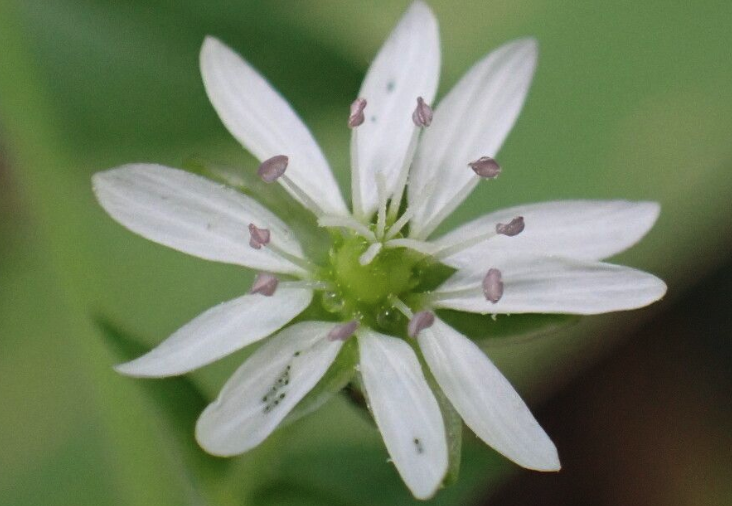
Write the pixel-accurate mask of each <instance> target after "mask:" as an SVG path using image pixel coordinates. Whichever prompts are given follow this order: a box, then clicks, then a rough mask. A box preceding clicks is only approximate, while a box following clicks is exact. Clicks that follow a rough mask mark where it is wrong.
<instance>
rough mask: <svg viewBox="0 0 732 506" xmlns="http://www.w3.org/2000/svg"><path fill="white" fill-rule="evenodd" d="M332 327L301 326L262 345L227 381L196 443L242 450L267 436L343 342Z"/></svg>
mask: <svg viewBox="0 0 732 506" xmlns="http://www.w3.org/2000/svg"><path fill="white" fill-rule="evenodd" d="M333 327H334V324H333V323H328V322H303V323H298V324H296V325H293V326H291V327H288V328H286V329H285V330H283V331H282V332H280V333H279V334H277V335H276V336H273V337H272V339H271V340H270V341H268V342H267V343H265V344H264V345H263V346H262V347H261V348H259V349H258V350H257V351H256V352H254V354H253V355H252V356H251V357H249V358H248V359H247V360H246V362H244V364H243V365H242V366H241V367H239V369H237V371H236V372H235V373H234V375H233V376H232V377H231V378H230V379H229V381H227V382H226V385H224V388H223V389H222V390H221V393H220V394H219V396H218V398H217V399H216V401H215V402H213V403H212V404H210V405H209V406H208V407H207V408H206V409H205V411H204V412H203V414H201V417H200V418H199V419H198V423H197V424H196V439H197V440H198V443H199V444H200V445H201V447H202V448H203V449H205V450H206V451H207V452H209V453H212V454H214V455H220V456H232V455H237V454H239V453H243V452H246V451H248V450H250V449H252V448H254V447H255V446H257V445H258V444H260V443H261V442H262V441H264V439H265V438H266V437H267V436H269V435H270V434H271V433H272V432H273V431H274V430H275V429H276V428H277V426H278V425H279V424H280V422H281V421H282V420H283V419H284V418H285V416H287V414H288V413H289V412H290V411H291V410H292V408H294V407H295V405H297V403H298V402H300V400H301V399H302V398H303V397H304V396H305V395H306V394H307V393H308V392H309V391H310V390H311V389H312V388H313V387H314V386H315V385H316V384H317V382H318V381H319V380H320V378H322V377H323V375H324V374H325V372H326V371H327V370H328V367H330V365H331V363H332V362H333V360H334V359H335V358H336V356H337V355H338V351H339V350H340V349H341V345H342V344H343V342H342V341H340V340H329V339H327V336H328V334H329V332H331V330H332V329H333Z"/></svg>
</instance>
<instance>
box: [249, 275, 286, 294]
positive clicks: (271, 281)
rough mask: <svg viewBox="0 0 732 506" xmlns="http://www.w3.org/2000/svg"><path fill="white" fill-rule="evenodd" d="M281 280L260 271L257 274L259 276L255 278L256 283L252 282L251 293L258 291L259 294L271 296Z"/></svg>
mask: <svg viewBox="0 0 732 506" xmlns="http://www.w3.org/2000/svg"><path fill="white" fill-rule="evenodd" d="M279 282H280V281H279V280H278V279H277V278H276V277H274V276H273V275H272V274H268V273H266V272H260V273H258V274H257V277H256V278H254V283H252V287H251V288H250V289H249V293H258V294H259V295H264V296H265V297H270V296H271V295H274V293H275V290H277V285H278V284H279Z"/></svg>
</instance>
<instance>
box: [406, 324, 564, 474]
mask: <svg viewBox="0 0 732 506" xmlns="http://www.w3.org/2000/svg"><path fill="white" fill-rule="evenodd" d="M417 339H418V340H419V346H420V349H421V350H422V354H423V355H424V358H425V360H426V361H427V364H428V365H429V368H430V371H432V374H433V375H434V376H435V379H436V380H437V383H438V384H439V385H440V388H441V389H442V391H443V392H444V393H445V395H446V396H447V397H448V399H450V402H451V403H452V405H453V406H454V407H455V409H456V410H457V412H458V413H460V416H462V418H463V420H465V423H466V424H467V426H468V427H470V429H471V430H472V431H473V432H475V434H476V435H477V436H478V437H479V438H480V439H482V440H483V441H485V443H487V444H488V445H490V446H492V447H493V448H495V449H496V450H497V451H498V452H500V453H502V454H503V455H505V456H506V457H508V458H509V459H511V460H512V461H514V462H516V463H517V464H519V465H520V466H523V467H526V468H528V469H535V470H537V471H558V470H559V469H560V467H561V466H560V464H559V457H558V455H557V449H556V447H555V446H554V444H553V443H552V442H551V440H550V439H549V436H547V435H546V433H545V432H544V430H543V429H542V428H541V427H540V426H539V424H538V423H537V421H536V420H535V419H534V417H533V415H532V414H531V411H529V408H528V407H527V406H526V404H525V403H524V401H523V400H521V397H520V396H519V395H518V393H517V392H516V390H514V389H513V387H512V386H511V384H510V383H509V382H508V380H506V378H505V377H504V376H503V375H502V374H501V372H500V371H499V370H498V369H497V368H496V366H494V365H493V363H492V362H491V361H490V360H489V359H488V357H486V356H485V354H484V353H483V352H482V351H481V350H480V348H478V346H477V345H476V344H475V343H473V342H472V341H470V340H469V339H468V338H467V337H465V336H463V335H462V334H460V333H459V332H457V331H456V330H454V329H453V328H451V327H450V326H448V325H447V324H445V322H443V321H442V320H440V319H439V318H437V319H436V320H435V322H434V325H433V326H432V327H431V328H429V329H426V330H424V331H422V332H421V333H420V334H419V337H418V338H417Z"/></svg>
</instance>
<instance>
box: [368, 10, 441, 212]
mask: <svg viewBox="0 0 732 506" xmlns="http://www.w3.org/2000/svg"><path fill="white" fill-rule="evenodd" d="M439 73H440V41H439V33H438V28H437V20H436V19H435V17H434V15H433V14H432V11H431V10H430V8H429V7H428V6H427V5H426V4H425V3H424V2H421V1H417V2H414V3H413V4H412V5H411V6H410V7H409V9H408V10H407V12H406V13H405V14H404V16H403V17H402V19H401V20H400V21H399V23H398V24H397V26H396V28H394V30H393V31H392V33H391V35H390V36H389V38H388V39H387V40H386V42H385V43H384V46H383V47H382V48H381V50H380V51H379V54H378V55H377V56H376V58H375V59H374V62H373V63H372V64H371V67H370V68H369V71H368V73H367V74H366V77H365V79H364V82H363V85H362V86H361V90H360V91H359V97H361V98H364V99H366V101H367V103H368V105H367V107H366V111H365V112H366V121H365V122H364V123H363V124H362V125H361V126H359V127H358V154H357V155H358V165H359V173H358V176H359V177H360V179H361V182H360V184H359V185H358V187H359V188H360V191H361V193H362V195H361V202H362V205H363V209H361V210H356V211H357V212H358V211H361V214H363V215H370V214H371V213H373V212H374V211H375V210H376V207H377V205H378V196H377V192H376V185H375V184H374V181H376V174H377V173H378V172H381V173H382V174H383V175H384V177H385V180H386V190H387V194H389V195H390V194H392V193H393V192H394V190H395V186H396V184H397V178H398V175H399V171H400V168H401V167H402V164H403V163H404V160H405V157H406V156H407V151H408V146H409V142H410V139H411V137H412V134H413V132H414V129H415V126H414V123H413V122H412V112H413V111H414V108H415V106H416V104H417V97H423V99H424V100H425V101H427V102H428V103H431V102H432V100H433V99H434V97H435V93H436V91H437V81H438V78H439ZM357 201H358V199H354V202H357Z"/></svg>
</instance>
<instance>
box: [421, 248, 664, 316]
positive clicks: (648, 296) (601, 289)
mask: <svg viewBox="0 0 732 506" xmlns="http://www.w3.org/2000/svg"><path fill="white" fill-rule="evenodd" d="M490 262H491V266H492V267H493V268H496V269H499V270H500V272H501V281H502V283H503V290H502V296H501V297H500V300H498V301H496V302H495V303H493V302H488V301H487V300H486V297H487V295H486V294H485V293H484V291H483V290H482V289H481V288H485V286H484V285H483V282H484V277H485V275H486V274H485V270H482V269H481V267H480V266H479V265H475V266H472V267H471V268H466V269H462V270H459V271H458V272H456V273H455V274H453V275H452V276H451V277H450V278H449V279H448V280H447V281H445V283H443V284H442V285H441V286H440V287H438V288H437V289H436V290H435V291H434V297H435V301H434V304H435V306H436V307H442V308H449V309H456V310H458V311H468V312H472V313H482V314H486V313H494V314H510V313H557V314H579V315H590V314H601V313H610V312H614V311H625V310H629V309H637V308H641V307H644V306H647V305H649V304H651V303H653V302H655V301H657V300H659V299H660V298H661V297H663V295H664V294H665V293H666V285H665V283H664V282H663V281H661V280H660V279H658V278H657V277H656V276H653V275H652V274H648V273H646V272H642V271H639V270H636V269H631V268H629V267H623V266H619V265H612V264H607V263H602V262H592V261H590V262H588V261H582V260H574V259H566V258H559V257H541V256H533V255H519V254H511V253H500V254H499V253H495V254H494V253H492V254H491V255H490Z"/></svg>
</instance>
